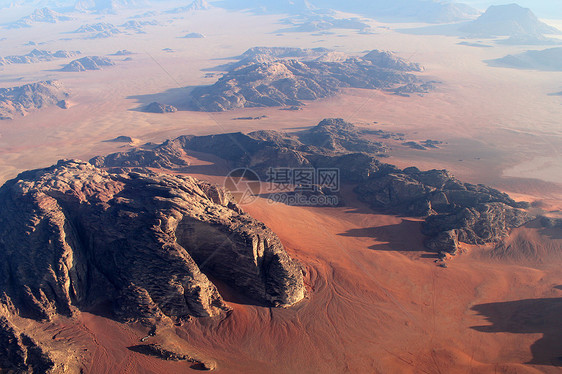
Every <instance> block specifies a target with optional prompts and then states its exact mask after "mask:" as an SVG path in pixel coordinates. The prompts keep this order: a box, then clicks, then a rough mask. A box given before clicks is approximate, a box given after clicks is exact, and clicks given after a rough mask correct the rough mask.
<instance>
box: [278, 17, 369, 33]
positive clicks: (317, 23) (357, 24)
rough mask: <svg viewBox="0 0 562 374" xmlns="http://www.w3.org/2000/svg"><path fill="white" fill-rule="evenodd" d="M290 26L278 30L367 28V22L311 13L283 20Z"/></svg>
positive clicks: (311, 30)
mask: <svg viewBox="0 0 562 374" xmlns="http://www.w3.org/2000/svg"><path fill="white" fill-rule="evenodd" d="M284 23H288V24H290V25H291V26H290V27H288V28H284V29H281V30H279V31H278V32H316V31H327V30H332V29H350V30H362V31H365V30H369V29H370V26H369V24H367V23H365V22H362V21H361V20H360V19H359V18H336V17H333V16H331V15H327V14H312V15H310V16H301V15H298V16H294V17H291V18H288V19H285V20H284Z"/></svg>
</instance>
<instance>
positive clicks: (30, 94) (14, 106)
mask: <svg viewBox="0 0 562 374" xmlns="http://www.w3.org/2000/svg"><path fill="white" fill-rule="evenodd" d="M69 96H70V93H69V91H68V90H67V89H66V88H65V87H64V86H63V84H62V83H60V82H57V81H44V82H38V83H30V84H26V85H23V86H18V87H10V88H0V120H6V119H13V118H14V117H18V116H25V115H26V114H28V113H29V112H32V111H34V110H37V109H42V108H46V107H48V106H52V105H57V104H59V103H61V102H63V101H64V100H65V99H67V98H68V97H69Z"/></svg>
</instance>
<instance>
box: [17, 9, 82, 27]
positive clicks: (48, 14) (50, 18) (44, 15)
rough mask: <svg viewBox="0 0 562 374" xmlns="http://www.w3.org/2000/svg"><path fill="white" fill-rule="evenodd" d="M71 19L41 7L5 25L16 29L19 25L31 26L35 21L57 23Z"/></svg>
mask: <svg viewBox="0 0 562 374" xmlns="http://www.w3.org/2000/svg"><path fill="white" fill-rule="evenodd" d="M71 19H72V18H71V17H68V16H65V15H63V14H60V13H57V12H55V11H53V10H51V9H49V8H41V9H36V10H35V11H34V12H33V13H31V14H30V15H29V16H26V17H22V18H20V19H19V20H18V21H16V22H13V23H10V24H8V25H7V27H8V28H13V29H17V28H21V27H31V25H33V24H34V23H37V22H43V23H57V22H61V21H70V20H71Z"/></svg>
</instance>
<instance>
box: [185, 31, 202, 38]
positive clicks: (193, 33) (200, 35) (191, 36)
mask: <svg viewBox="0 0 562 374" xmlns="http://www.w3.org/2000/svg"><path fill="white" fill-rule="evenodd" d="M204 37H205V35H203V34H201V33H198V32H190V33H189V34H186V35H185V36H184V37H183V38H184V39H203V38H204Z"/></svg>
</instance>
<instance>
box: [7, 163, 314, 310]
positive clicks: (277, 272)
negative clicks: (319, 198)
mask: <svg viewBox="0 0 562 374" xmlns="http://www.w3.org/2000/svg"><path fill="white" fill-rule="evenodd" d="M0 238H1V240H0V295H1V294H3V293H5V294H6V296H7V298H8V300H9V301H10V302H11V303H13V305H14V307H15V308H16V309H17V310H18V311H19V314H20V315H21V316H25V317H31V318H35V319H38V320H49V319H50V318H52V317H53V316H54V315H55V314H61V315H66V316H72V315H74V314H75V313H77V312H78V310H86V309H88V308H92V307H95V306H99V305H104V304H107V303H108V302H109V303H110V305H112V308H113V310H112V312H113V313H114V314H115V316H116V317H118V318H120V319H122V320H136V319H144V318H162V317H163V316H168V317H172V318H182V317H187V316H197V317H204V316H207V317H212V316H217V315H220V314H222V313H223V312H224V311H227V310H228V306H227V305H226V304H225V302H224V301H223V299H222V297H221V295H220V294H219V292H218V291H217V288H216V287H215V285H214V284H213V283H212V282H211V281H210V280H209V278H207V275H209V276H212V277H213V279H218V280H220V281H222V282H225V283H226V284H228V285H229V286H230V287H232V288H233V289H234V290H236V291H237V292H239V293H240V295H243V297H246V298H247V299H248V300H252V301H253V302H256V303H259V304H262V305H269V306H290V305H292V304H294V303H296V302H298V301H300V300H301V299H302V298H303V297H304V286H303V276H302V271H301V268H300V266H299V265H297V264H296V263H295V262H294V261H293V260H291V259H290V258H289V256H288V255H287V253H286V252H285V250H284V249H283V245H282V244H281V242H280V240H279V238H278V237H277V236H276V235H275V234H274V233H273V232H272V231H271V230H270V229H269V228H267V227H266V226H265V225H264V224H262V223H260V222H258V221H256V220H254V219H253V218H251V217H250V216H248V215H247V214H244V213H243V212H242V211H241V210H240V208H239V207H238V206H237V205H236V204H235V203H233V202H232V201H231V198H230V197H229V195H228V193H226V192H225V191H224V190H222V189H220V188H218V187H216V186H214V185H211V184H209V183H206V182H201V181H197V180H195V179H194V178H191V177H179V176H173V175H166V174H153V173H150V172H147V171H145V170H137V171H134V172H114V173H111V172H106V171H103V170H100V169H98V168H96V167H94V166H92V165H91V164H89V163H85V162H81V161H76V160H69V161H60V162H59V163H58V164H57V165H54V166H52V167H50V168H46V169H40V170H32V171H27V172H24V173H22V174H20V175H19V176H18V177H17V178H15V179H13V180H11V181H8V182H6V184H4V186H3V187H1V188H0Z"/></svg>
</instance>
